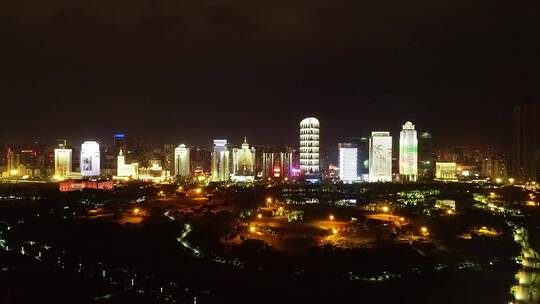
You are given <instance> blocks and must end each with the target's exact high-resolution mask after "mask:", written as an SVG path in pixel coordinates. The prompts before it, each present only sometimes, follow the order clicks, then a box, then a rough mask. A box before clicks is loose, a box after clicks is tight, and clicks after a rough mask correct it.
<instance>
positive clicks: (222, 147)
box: [212, 139, 229, 181]
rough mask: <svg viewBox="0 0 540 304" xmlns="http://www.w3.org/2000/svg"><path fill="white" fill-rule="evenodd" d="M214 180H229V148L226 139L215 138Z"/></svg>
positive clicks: (213, 152)
mask: <svg viewBox="0 0 540 304" xmlns="http://www.w3.org/2000/svg"><path fill="white" fill-rule="evenodd" d="M212 180H214V181H227V180H229V149H228V148H227V140H226V139H215V140H214V149H213V151H212Z"/></svg>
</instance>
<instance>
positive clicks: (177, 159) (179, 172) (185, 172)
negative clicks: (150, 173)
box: [174, 144, 191, 177]
mask: <svg viewBox="0 0 540 304" xmlns="http://www.w3.org/2000/svg"><path fill="white" fill-rule="evenodd" d="M190 174H191V171H190V157H189V148H187V147H186V145H184V144H181V145H179V146H178V147H176V148H175V149H174V175H176V176H181V177H188V176H190Z"/></svg>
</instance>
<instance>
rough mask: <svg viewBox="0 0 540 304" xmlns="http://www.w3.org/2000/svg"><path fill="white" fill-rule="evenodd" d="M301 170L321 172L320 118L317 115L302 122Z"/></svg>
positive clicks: (314, 172)
mask: <svg viewBox="0 0 540 304" xmlns="http://www.w3.org/2000/svg"><path fill="white" fill-rule="evenodd" d="M300 171H301V172H302V174H304V175H317V174H319V120H318V119H317V118H315V117H309V118H306V119H304V120H302V121H301V122H300Z"/></svg>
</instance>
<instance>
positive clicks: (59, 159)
mask: <svg viewBox="0 0 540 304" xmlns="http://www.w3.org/2000/svg"><path fill="white" fill-rule="evenodd" d="M71 159H72V151H71V149H67V148H58V149H54V178H55V179H65V178H67V177H68V176H69V175H70V173H71V162H72V161H71Z"/></svg>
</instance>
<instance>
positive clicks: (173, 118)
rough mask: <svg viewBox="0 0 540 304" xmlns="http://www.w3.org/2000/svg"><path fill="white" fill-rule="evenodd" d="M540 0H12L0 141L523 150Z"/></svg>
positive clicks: (1, 6) (537, 74)
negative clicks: (216, 141) (515, 111)
mask: <svg viewBox="0 0 540 304" xmlns="http://www.w3.org/2000/svg"><path fill="white" fill-rule="evenodd" d="M533 3H534V2H533V1H531V2H525V1H512V2H509V1H493V0H490V1H475V0H468V1H465V0H452V1H434V0H422V1H387V0H366V1H362V0H324V1H323V0H288V1H267V0H259V1H253V0H213V1H209V0H187V1H186V0H92V1H73V0H48V1H43V0H17V1H1V2H0V39H1V40H0V41H1V46H0V72H1V79H0V102H1V105H2V107H1V110H0V113H1V115H2V119H1V125H0V142H25V141H26V142H28V141H31V140H34V139H39V140H45V141H46V140H50V139H54V138H68V139H72V140H74V141H75V142H77V143H78V142H79V141H80V140H81V139H83V138H86V139H91V138H92V139H102V140H103V139H106V140H109V139H111V138H112V134H113V133H114V132H125V133H126V134H127V135H128V136H140V137H143V138H146V139H147V140H149V141H154V142H174V143H176V142H180V141H183V142H186V143H192V144H203V143H205V144H210V140H211V139H212V138H219V137H225V138H228V139H229V140H230V141H233V142H239V141H240V140H241V138H242V137H243V136H244V135H247V136H248V139H249V141H250V143H253V144H264V143H268V144H290V145H292V144H296V142H297V137H298V130H297V128H298V127H297V125H298V123H299V121H300V120H301V118H303V117H305V116H308V115H316V116H317V117H319V118H320V120H321V124H322V136H323V137H322V140H323V142H324V144H325V145H327V146H328V145H329V146H334V145H335V144H336V143H337V142H338V141H339V140H341V139H343V138H346V137H348V136H359V135H366V134H368V132H369V131H371V130H390V131H391V132H392V133H393V135H394V136H397V135H398V134H397V132H398V131H399V129H400V128H401V125H402V124H403V123H404V122H405V121H406V120H412V121H413V122H414V123H415V124H416V125H417V128H418V129H420V130H426V129H429V130H431V131H432V132H433V134H434V137H435V139H436V142H437V143H438V144H439V145H446V144H479V145H493V146H499V147H500V146H504V145H507V144H509V143H510V137H509V136H510V132H509V130H510V128H511V122H510V119H511V107H512V104H513V103H515V102H516V101H517V100H519V99H520V98H522V97H525V96H528V97H529V98H532V99H533V100H538V96H539V85H540V59H539V58H540V21H539V20H540V18H539V17H540V13H539V11H538V9H535V7H534V6H533Z"/></svg>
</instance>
